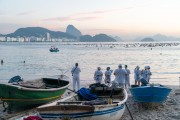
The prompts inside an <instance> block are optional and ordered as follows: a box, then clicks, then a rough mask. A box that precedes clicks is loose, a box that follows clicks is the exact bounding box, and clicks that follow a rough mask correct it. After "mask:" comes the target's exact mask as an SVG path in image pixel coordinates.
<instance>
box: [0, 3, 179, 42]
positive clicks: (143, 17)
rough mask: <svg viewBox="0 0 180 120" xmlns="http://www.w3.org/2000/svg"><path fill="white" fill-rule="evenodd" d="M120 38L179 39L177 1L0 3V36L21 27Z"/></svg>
mask: <svg viewBox="0 0 180 120" xmlns="http://www.w3.org/2000/svg"><path fill="white" fill-rule="evenodd" d="M69 24H72V25H74V26H75V27H76V28H77V29H79V30H80V31H81V32H82V34H83V35H85V34H90V35H95V34H99V33H105V34H108V35H114V36H120V37H129V38H131V37H138V36H151V35H154V34H163V35H168V36H175V37H180V0H0V33H1V34H8V33H12V32H14V31H15V30H17V29H18V28H22V27H37V26H38V27H44V28H47V29H50V30H54V31H63V32H65V31H66V27H67V25H69Z"/></svg>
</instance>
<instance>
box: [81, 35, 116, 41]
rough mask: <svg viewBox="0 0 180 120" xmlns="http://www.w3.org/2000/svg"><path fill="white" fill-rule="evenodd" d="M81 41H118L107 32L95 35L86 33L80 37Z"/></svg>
mask: <svg viewBox="0 0 180 120" xmlns="http://www.w3.org/2000/svg"><path fill="white" fill-rule="evenodd" d="M80 41H81V42H117V41H116V40H115V39H114V38H112V37H109V36H108V35H106V34H98V35H95V36H93V37H92V36H90V35H84V36H81V37H80Z"/></svg>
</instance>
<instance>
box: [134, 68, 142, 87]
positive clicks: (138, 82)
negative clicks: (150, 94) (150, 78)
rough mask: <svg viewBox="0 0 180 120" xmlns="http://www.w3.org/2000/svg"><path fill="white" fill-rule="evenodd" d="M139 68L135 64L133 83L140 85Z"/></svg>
mask: <svg viewBox="0 0 180 120" xmlns="http://www.w3.org/2000/svg"><path fill="white" fill-rule="evenodd" d="M139 69H140V67H139V66H136V68H135V69H134V79H135V85H139V86H140V79H141V71H140V70H139Z"/></svg>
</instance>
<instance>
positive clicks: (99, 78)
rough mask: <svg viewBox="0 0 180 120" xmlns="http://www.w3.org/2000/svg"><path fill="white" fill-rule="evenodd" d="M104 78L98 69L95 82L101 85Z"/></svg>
mask: <svg viewBox="0 0 180 120" xmlns="http://www.w3.org/2000/svg"><path fill="white" fill-rule="evenodd" d="M102 76H103V73H102V71H101V68H100V67H98V68H97V70H96V71H95V73H94V80H95V81H96V83H101V82H102Z"/></svg>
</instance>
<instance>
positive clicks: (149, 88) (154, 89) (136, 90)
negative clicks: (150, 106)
mask: <svg viewBox="0 0 180 120" xmlns="http://www.w3.org/2000/svg"><path fill="white" fill-rule="evenodd" d="M130 92H131V94H132V96H133V98H134V100H135V101H136V102H142V103H143V102H144V103H162V102H164V101H165V100H166V99H167V97H168V95H169V93H170V92H171V88H169V87H166V86H163V85H160V84H145V85H143V86H134V87H131V88H130Z"/></svg>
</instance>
